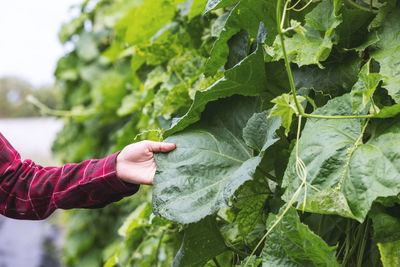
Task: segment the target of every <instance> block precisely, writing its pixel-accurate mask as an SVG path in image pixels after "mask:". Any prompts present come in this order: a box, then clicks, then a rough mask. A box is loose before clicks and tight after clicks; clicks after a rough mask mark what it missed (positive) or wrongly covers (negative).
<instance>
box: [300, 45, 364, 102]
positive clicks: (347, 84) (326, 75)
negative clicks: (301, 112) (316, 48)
mask: <svg viewBox="0 0 400 267" xmlns="http://www.w3.org/2000/svg"><path fill="white" fill-rule="evenodd" d="M360 64H361V59H360V58H359V57H358V56H357V54H356V53H347V54H344V55H343V54H337V53H332V54H331V56H330V57H329V58H328V60H327V62H326V63H324V67H325V68H324V69H321V68H319V67H318V66H316V65H310V66H303V67H301V68H298V67H294V68H293V79H294V82H295V85H296V88H297V89H300V88H312V89H314V91H316V92H322V93H323V94H328V95H330V97H331V98H332V97H335V96H339V95H342V94H343V93H347V92H348V91H349V89H350V88H351V87H352V86H353V85H354V83H355V82H356V81H357V75H358V73H359V71H360Z"/></svg>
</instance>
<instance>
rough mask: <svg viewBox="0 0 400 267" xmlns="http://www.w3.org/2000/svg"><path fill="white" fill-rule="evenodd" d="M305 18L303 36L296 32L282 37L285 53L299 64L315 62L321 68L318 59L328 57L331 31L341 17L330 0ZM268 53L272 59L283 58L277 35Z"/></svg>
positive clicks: (339, 21) (319, 5)
mask: <svg viewBox="0 0 400 267" xmlns="http://www.w3.org/2000/svg"><path fill="white" fill-rule="evenodd" d="M305 20H306V24H305V25H304V28H305V29H306V32H305V36H302V35H299V34H297V33H296V34H294V35H293V36H292V37H287V36H285V37H284V39H285V47H286V51H287V54H288V56H289V57H290V58H291V61H292V62H294V63H297V65H299V66H303V65H310V64H317V65H319V66H320V67H321V68H323V67H322V65H321V64H320V61H324V60H326V59H327V58H328V56H329V54H330V52H331V49H332V46H333V41H332V38H331V36H332V33H333V31H334V29H335V28H336V27H337V26H338V25H339V24H340V23H341V22H342V19H341V17H340V16H337V15H335V10H334V4H333V2H332V1H323V2H321V3H319V4H318V5H317V6H316V7H315V8H314V9H313V10H312V11H311V12H309V13H308V14H307V15H306V16H305ZM321 32H322V34H321ZM268 51H269V50H268ZM269 53H270V55H271V56H272V57H273V60H279V59H282V58H283V52H282V46H281V41H280V38H279V36H277V37H276V39H275V42H274V44H273V51H269Z"/></svg>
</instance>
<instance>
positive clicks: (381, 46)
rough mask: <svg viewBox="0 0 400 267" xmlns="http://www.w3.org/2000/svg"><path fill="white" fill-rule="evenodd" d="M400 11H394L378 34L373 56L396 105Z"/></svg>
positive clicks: (399, 94)
mask: <svg viewBox="0 0 400 267" xmlns="http://www.w3.org/2000/svg"><path fill="white" fill-rule="evenodd" d="M399 17H400V10H399V9H396V10H393V11H392V12H391V13H390V14H389V15H388V16H387V18H386V20H385V21H384V24H383V26H382V29H381V31H380V32H379V33H378V36H379V39H380V40H379V42H377V43H376V45H375V50H374V51H373V52H372V53H371V56H372V57H373V58H374V59H376V60H377V61H378V62H379V65H380V74H382V76H383V87H384V88H386V89H387V90H388V92H389V95H390V96H391V97H393V99H394V100H395V101H396V103H398V102H400V90H399V88H400V75H399V73H400V35H399V31H400V20H399Z"/></svg>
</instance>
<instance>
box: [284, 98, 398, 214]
mask: <svg viewBox="0 0 400 267" xmlns="http://www.w3.org/2000/svg"><path fill="white" fill-rule="evenodd" d="M349 100H350V97H349V96H348V95H345V96H343V97H339V98H335V99H334V100H332V101H330V102H328V104H327V105H326V106H324V107H323V108H320V109H318V110H317V111H316V112H315V114H325V115H328V114H329V115H345V114H351V110H352V108H351V103H350V101H349ZM362 126H363V121H362V120H360V119H348V120H344V121H341V120H329V119H310V120H308V121H307V123H306V126H305V128H304V130H303V132H302V137H301V138H300V142H299V157H300V158H301V159H302V160H303V162H304V163H305V165H306V167H307V181H308V182H309V183H310V184H311V185H313V186H314V187H316V188H317V189H319V190H326V189H329V188H336V187H337V190H339V191H340V192H341V193H340V194H343V195H344V197H345V199H343V198H342V197H340V198H342V199H343V200H342V201H338V200H337V201H336V204H337V206H336V204H335V206H333V205H332V206H330V205H329V206H327V205H325V203H324V201H320V203H319V204H320V206H319V210H318V209H316V207H315V205H316V204H317V202H315V201H317V200H316V199H315V198H314V199H313V203H312V205H314V208H312V210H314V211H316V212H319V213H325V214H326V213H328V214H329V213H330V214H340V215H342V216H344V217H351V216H349V215H350V214H351V213H353V214H354V216H355V218H357V220H359V221H363V220H364V219H365V216H366V215H367V213H368V211H369V209H370V208H371V204H372V202H373V201H374V200H375V199H376V198H378V197H387V196H395V195H397V194H398V193H399V192H400V185H399V183H397V178H396V177H398V170H397V164H398V163H397V159H396V156H395V155H400V146H399V144H397V140H398V138H399V137H400V136H399V125H398V124H394V125H393V126H391V127H390V128H389V129H386V131H384V132H380V133H379V134H376V135H375V136H373V137H371V139H370V140H368V142H366V143H365V144H362ZM315 131H317V132H318V136H317V137H316V136H315V135H314V133H315ZM295 158H296V156H295V152H293V153H292V155H291V157H290V160H289V165H288V169H287V171H286V173H285V178H284V185H286V186H287V191H286V193H285V199H287V200H288V199H290V198H291V197H292V195H293V194H294V192H295V191H296V190H297V187H298V186H299V185H300V180H299V178H298V176H297V173H296V170H295V163H294V162H295V160H296V159H295ZM309 189H310V190H308V194H310V195H312V194H315V193H316V191H315V189H314V188H313V187H310V188H309ZM318 194H321V193H318ZM337 194H339V193H337ZM345 200H347V203H348V205H349V207H350V210H351V213H350V211H349V210H348V209H347V208H345V205H343V203H345V202H346V201H345ZM332 204H334V203H332Z"/></svg>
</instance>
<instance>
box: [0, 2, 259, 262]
mask: <svg viewBox="0 0 400 267" xmlns="http://www.w3.org/2000/svg"><path fill="white" fill-rule="evenodd" d="M206 3H207V0H163V1H160V0H80V1H78V0H57V1H54V0H53V1H51V0H37V1H32V0H16V1H0V131H1V132H2V133H3V134H4V135H5V137H6V138H8V139H9V141H10V142H11V143H12V144H13V145H14V146H15V147H16V148H17V149H18V150H19V152H20V153H21V155H22V158H23V159H27V158H30V159H33V160H34V161H36V162H37V163H39V164H42V165H46V166H48V165H61V164H64V163H67V162H80V161H83V160H87V159H91V158H103V157H105V156H107V155H110V154H112V153H115V152H117V151H119V150H121V149H122V148H123V147H124V146H126V145H128V144H130V143H132V142H134V141H140V140H144V139H148V140H161V137H162V129H163V128H164V129H167V128H169V126H170V124H171V123H172V118H174V117H181V116H183V115H184V114H185V113H186V111H187V110H188V108H189V107H190V105H191V103H192V100H193V97H194V95H195V93H196V91H199V90H204V89H206V88H208V87H209V86H211V85H212V84H214V83H215V82H216V81H217V80H218V79H220V78H222V77H223V70H222V68H220V67H222V65H223V64H224V63H222V65H218V64H220V63H218V64H211V65H212V66H211V69H210V70H209V72H210V73H209V74H208V75H207V77H205V75H204V72H205V66H206V62H207V59H208V58H209V55H210V51H211V48H212V47H213V44H214V41H215V40H216V38H217V37H218V36H219V34H220V33H221V31H222V29H224V28H223V27H221V23H224V18H226V17H227V14H228V13H229V12H230V10H229V9H227V10H224V9H221V10H218V11H215V12H210V13H209V14H207V15H204V16H203V15H202V12H203V11H204V9H205V6H206ZM71 6H72V8H71ZM257 27H258V25H257ZM235 33H236V31H230V33H229V34H235ZM237 34H238V35H240V32H239V33H237ZM243 38H245V39H246V40H250V39H249V38H248V37H247V36H244V37H243ZM238 40H239V39H238ZM246 42H247V41H246ZM239 43H240V42H238V44H239ZM232 45H236V41H235V42H233V43H232ZM242 56H243V55H232V56H230V57H229V59H228V61H227V63H226V64H227V66H228V67H229V66H233V65H235V64H236V63H237V62H238V61H239V60H241V59H242ZM235 62H236V63H235ZM32 103H33V104H34V105H32ZM60 129H61V130H60ZM52 153H53V154H52ZM182 239H183V231H182V227H181V226H180V225H178V224H176V223H172V222H170V221H167V220H165V219H163V218H160V217H157V216H155V215H154V214H152V190H151V187H149V186H141V187H140V190H139V192H138V193H136V194H135V195H134V196H132V197H126V198H124V199H123V200H121V201H119V202H116V203H113V204H110V205H108V206H107V207H105V208H101V209H92V210H85V209H73V210H69V211H58V212H56V213H55V214H53V215H52V216H50V219H48V220H46V221H40V222H30V221H16V220H10V219H6V218H5V217H3V216H0V267H10V266H12V267H20V266H21V267H38V266H40V267H45V266H52V267H57V266H63V265H65V266H68V267H75V266H76V267H82V266H83V267H92V266H93V267H98V266H106V267H113V266H141V267H153V266H157V267H164V266H165V267H166V266H171V263H172V262H173V260H174V257H175V255H176V254H177V252H178V250H179V248H180V247H181V244H182ZM233 239H236V235H235V236H233V237H232V240H233ZM253 241H254V240H253ZM253 241H252V242H253ZM218 257H222V258H221V262H228V263H230V262H231V260H230V259H233V258H234V254H233V253H231V252H229V251H227V252H226V253H223V254H221V255H220V256H218ZM224 257H227V258H228V259H225V258H224ZM207 266H209V267H211V266H216V265H215V264H214V263H213V261H211V263H210V262H209V263H208V265H207Z"/></svg>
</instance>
